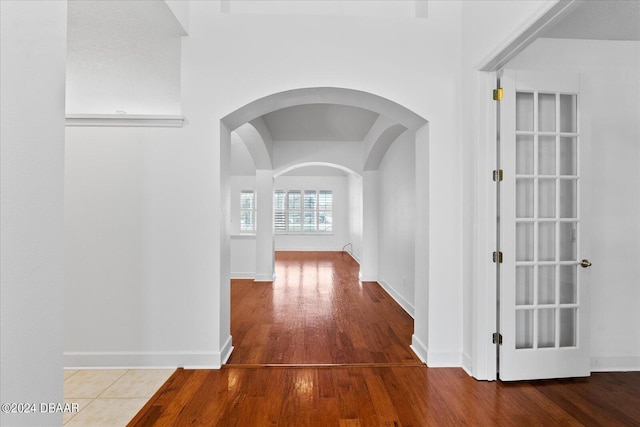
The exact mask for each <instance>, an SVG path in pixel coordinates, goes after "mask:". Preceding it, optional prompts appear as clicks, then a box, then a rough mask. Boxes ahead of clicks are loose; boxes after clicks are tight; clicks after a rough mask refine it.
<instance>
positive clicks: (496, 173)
mask: <svg viewBox="0 0 640 427" xmlns="http://www.w3.org/2000/svg"><path fill="white" fill-rule="evenodd" d="M503 177H504V172H503V171H502V169H498V170H495V171H493V180H494V181H496V182H498V181H502V178H503Z"/></svg>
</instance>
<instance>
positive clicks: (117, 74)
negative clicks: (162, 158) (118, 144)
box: [66, 0, 185, 114]
mask: <svg viewBox="0 0 640 427" xmlns="http://www.w3.org/2000/svg"><path fill="white" fill-rule="evenodd" d="M174 3H175V2H174ZM183 9H184V7H179V6H177V5H175V4H174V5H173V10H175V11H176V12H179V14H184V12H185V11H184V10H183ZM184 34H185V33H184V30H183V28H182V26H181V24H180V23H179V22H178V20H177V19H176V17H175V15H174V14H173V12H172V10H171V9H170V8H169V6H168V5H167V3H165V2H164V1H162V0H151V1H143V2H138V1H91V2H85V1H72V2H69V44H68V50H67V105H66V109H67V112H68V113H78V114H88V113H97V114H116V113H117V112H119V111H123V112H125V113H127V114H180V49H181V42H182V36H183V35H184ZM96 82H99V84H96Z"/></svg>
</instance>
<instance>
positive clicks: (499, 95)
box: [493, 87, 504, 101]
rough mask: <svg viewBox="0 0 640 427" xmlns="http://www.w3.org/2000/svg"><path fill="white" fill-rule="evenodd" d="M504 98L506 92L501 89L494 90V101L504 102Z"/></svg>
mask: <svg viewBox="0 0 640 427" xmlns="http://www.w3.org/2000/svg"><path fill="white" fill-rule="evenodd" d="M503 96H504V90H502V88H501V87H499V88H497V89H494V90H493V100H494V101H502V97H503Z"/></svg>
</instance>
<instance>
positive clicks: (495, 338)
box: [491, 332, 502, 345]
mask: <svg viewBox="0 0 640 427" xmlns="http://www.w3.org/2000/svg"><path fill="white" fill-rule="evenodd" d="M491 338H492V342H493V343H494V344H498V345H502V334H501V333H499V332H494V333H493V335H492V336H491Z"/></svg>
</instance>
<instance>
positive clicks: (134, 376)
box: [63, 369, 174, 427]
mask: <svg viewBox="0 0 640 427" xmlns="http://www.w3.org/2000/svg"><path fill="white" fill-rule="evenodd" d="M173 372H174V371H173V370H172V369H87V370H67V369H65V371H64V401H65V403H70V404H73V403H77V404H78V406H79V411H78V412H77V413H65V414H64V418H63V423H64V425H65V427H67V426H68V427H78V426H82V427H93V426H96V427H106V426H109V427H117V426H123V427H124V426H126V425H127V423H128V422H129V421H131V419H132V418H133V417H134V416H135V415H136V414H137V413H138V411H139V410H140V409H142V407H143V406H144V404H145V403H147V401H148V400H149V399H150V398H151V396H153V395H154V393H155V392H156V391H157V390H158V389H159V388H160V387H161V386H162V384H164V382H165V381H166V380H167V379H168V378H169V377H170V376H171V374H172V373H173Z"/></svg>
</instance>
